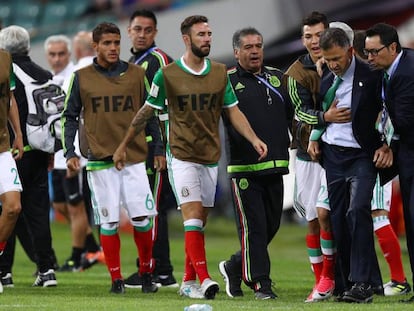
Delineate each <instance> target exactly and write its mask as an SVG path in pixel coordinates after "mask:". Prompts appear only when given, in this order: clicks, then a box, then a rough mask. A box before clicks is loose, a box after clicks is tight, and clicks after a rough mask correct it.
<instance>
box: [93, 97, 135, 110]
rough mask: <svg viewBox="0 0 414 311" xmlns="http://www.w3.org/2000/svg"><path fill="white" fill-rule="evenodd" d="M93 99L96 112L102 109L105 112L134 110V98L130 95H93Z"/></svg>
mask: <svg viewBox="0 0 414 311" xmlns="http://www.w3.org/2000/svg"><path fill="white" fill-rule="evenodd" d="M91 101H92V110H93V112H94V113H96V112H98V111H102V110H103V111H104V112H118V111H128V110H132V111H134V106H133V100H132V96H130V95H126V96H125V95H114V96H96V97H92V98H91Z"/></svg>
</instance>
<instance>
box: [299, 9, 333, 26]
mask: <svg viewBox="0 0 414 311" xmlns="http://www.w3.org/2000/svg"><path fill="white" fill-rule="evenodd" d="M319 23H322V24H323V26H324V27H325V29H326V28H328V27H329V23H328V19H327V17H326V15H325V14H323V13H321V12H318V11H313V12H312V13H310V14H309V15H307V16H305V17H304V18H303V20H302V26H313V25H317V24H319ZM302 29H303V27H302Z"/></svg>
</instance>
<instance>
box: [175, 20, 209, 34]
mask: <svg viewBox="0 0 414 311" xmlns="http://www.w3.org/2000/svg"><path fill="white" fill-rule="evenodd" d="M198 23H208V18H207V17H205V16H203V15H192V16H189V17H187V18H186V19H185V20H184V21H183V22H182V23H181V34H183V35H188V34H189V33H190V28H191V27H192V26H193V25H194V24H198Z"/></svg>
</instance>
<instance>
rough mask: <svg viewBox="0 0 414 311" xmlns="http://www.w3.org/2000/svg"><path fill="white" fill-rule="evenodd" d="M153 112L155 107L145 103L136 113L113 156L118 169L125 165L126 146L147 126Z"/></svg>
mask: <svg viewBox="0 0 414 311" xmlns="http://www.w3.org/2000/svg"><path fill="white" fill-rule="evenodd" d="M153 114H154V108H152V107H150V106H148V105H144V106H142V107H141V109H140V110H139V111H138V112H137V114H136V115H135V117H134V119H133V120H132V122H131V125H130V126H129V128H128V131H127V133H126V135H125V137H124V139H123V140H122V142H121V143H120V144H119V146H118V148H117V149H116V150H115V153H114V155H113V156H112V160H113V161H114V164H115V167H116V168H117V169H118V170H121V169H122V168H123V167H124V166H125V161H126V148H127V146H128V144H129V142H130V141H131V140H133V139H134V137H135V136H136V135H137V134H139V133H140V132H141V131H142V130H143V129H144V128H145V125H146V124H147V121H148V120H149V118H151V117H152V116H153Z"/></svg>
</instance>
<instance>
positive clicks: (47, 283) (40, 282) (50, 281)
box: [32, 269, 57, 287]
mask: <svg viewBox="0 0 414 311" xmlns="http://www.w3.org/2000/svg"><path fill="white" fill-rule="evenodd" d="M56 285H57V281H56V275H55V270H53V269H49V270H47V271H46V272H45V273H40V272H39V273H38V274H37V277H36V280H35V281H34V283H33V285H32V286H42V287H51V286H56Z"/></svg>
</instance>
